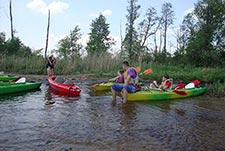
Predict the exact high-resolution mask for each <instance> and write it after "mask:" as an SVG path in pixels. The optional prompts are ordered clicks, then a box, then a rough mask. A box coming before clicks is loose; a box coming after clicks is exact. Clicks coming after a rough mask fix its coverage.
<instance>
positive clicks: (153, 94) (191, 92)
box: [127, 87, 207, 101]
mask: <svg viewBox="0 0 225 151" xmlns="http://www.w3.org/2000/svg"><path fill="white" fill-rule="evenodd" d="M206 90H207V88H206V87H199V88H192V89H180V90H168V91H162V90H154V89H148V90H143V91H139V92H136V93H129V94H128V98H127V100H129V101H151V100H170V99H180V98H186V97H193V96H197V95H201V94H203V93H204V92H205V91H206Z"/></svg>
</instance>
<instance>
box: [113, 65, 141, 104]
mask: <svg viewBox="0 0 225 151" xmlns="http://www.w3.org/2000/svg"><path fill="white" fill-rule="evenodd" d="M122 67H123V69H124V70H125V72H124V83H123V84H120V83H117V84H113V85H112V86H111V90H112V100H113V101H116V92H120V93H121V95H122V98H123V102H124V103H126V101H127V94H128V93H135V92H136V91H137V89H138V85H137V83H138V75H137V72H136V70H135V69H134V68H133V67H129V63H128V62H127V61H124V62H123V63H122Z"/></svg>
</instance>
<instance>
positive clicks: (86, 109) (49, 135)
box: [0, 81, 225, 151]
mask: <svg viewBox="0 0 225 151" xmlns="http://www.w3.org/2000/svg"><path fill="white" fill-rule="evenodd" d="M77 83H78V85H79V86H80V87H81V89H82V94H81V96H80V97H76V98H73V97H65V96H61V95H60V94H58V93H55V92H54V91H52V90H51V89H49V86H48V85H47V84H46V83H43V84H42V86H41V88H40V90H37V91H33V92H28V93H23V94H16V95H11V96H4V97H3V96H1V98H0V150H1V151H3V150H4V151H5V150H6V151H8V150H9V151H20V150H21V151H26V150H34V151H42V150H43V151H51V150H53V151H73V150H74V151H77V150H84V151H86V150H87V151H116V150H118V151H132V150H134V151H144V150H148V151H149V150H152V151H164V150H165V151H167V150H168V151H170V150H179V151H186V150H187V151H195V150H198V151H206V150H207V151H208V150H212V151H224V150H225V140H224V137H225V100H224V99H216V98H210V97H207V96H206V95H203V96H199V97H194V98H187V99H182V100H171V101H157V102H150V101H149V102H128V103H126V104H123V103H122V102H121V100H120V99H118V100H117V103H112V101H111V97H110V92H109V93H100V94H97V93H95V92H94V91H93V90H91V88H90V85H91V83H90V82H88V81H87V82H86V81H77ZM46 102H47V103H48V102H50V103H48V104H47V103H46Z"/></svg>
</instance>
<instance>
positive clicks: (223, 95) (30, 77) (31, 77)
mask: <svg viewBox="0 0 225 151" xmlns="http://www.w3.org/2000/svg"><path fill="white" fill-rule="evenodd" d="M7 74H8V75H15V74H11V73H7ZM17 75H19V76H21V77H25V78H26V79H27V81H39V82H43V83H46V82H47V81H48V76H47V75H36V74H17ZM56 76H62V77H66V78H69V79H71V80H76V81H85V80H88V81H91V84H96V83H102V82H106V81H108V79H109V78H110V77H98V76H96V75H94V74H84V75H67V76H66V75H56ZM142 81H143V82H146V83H148V82H150V80H144V79H142ZM178 81H180V80H178ZM181 81H182V80H181ZM207 88H208V89H207V91H206V95H207V96H208V97H212V98H220V99H225V92H223V91H221V90H219V89H218V90H217V89H216V88H217V85H216V84H210V85H207Z"/></svg>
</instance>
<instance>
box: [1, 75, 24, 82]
mask: <svg viewBox="0 0 225 151" xmlns="http://www.w3.org/2000/svg"><path fill="white" fill-rule="evenodd" d="M18 78H20V77H19V76H9V75H0V81H13V80H15V79H18Z"/></svg>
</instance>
